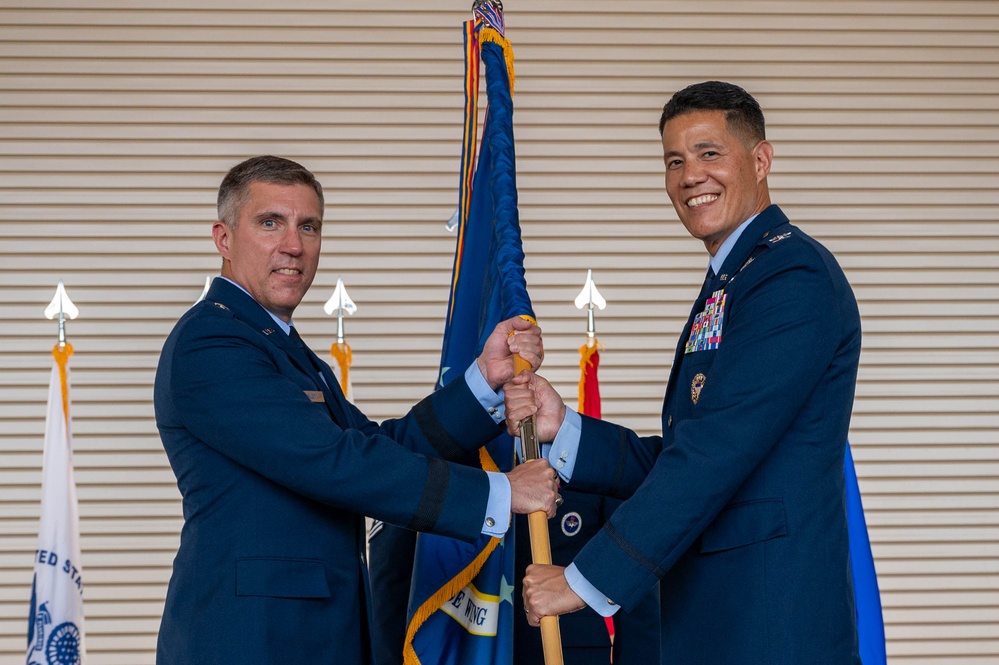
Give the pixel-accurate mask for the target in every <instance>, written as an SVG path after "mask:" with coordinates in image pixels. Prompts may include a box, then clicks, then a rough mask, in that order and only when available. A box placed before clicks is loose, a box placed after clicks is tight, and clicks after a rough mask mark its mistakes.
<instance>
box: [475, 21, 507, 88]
mask: <svg viewBox="0 0 999 665" xmlns="http://www.w3.org/2000/svg"><path fill="white" fill-rule="evenodd" d="M479 42H492V43H494V44H498V45H499V46H500V48H502V49H503V58H504V59H505V60H506V71H507V74H508V75H509V76H508V78H509V80H510V97H513V81H514V78H515V76H514V73H513V47H512V46H510V42H509V41H508V40H507V39H506V37H504V36H503V35H501V34H500V33H499V32H497V31H496V30H493V29H492V28H489V27H486V26H485V25H483V26H482V30H480V31H479Z"/></svg>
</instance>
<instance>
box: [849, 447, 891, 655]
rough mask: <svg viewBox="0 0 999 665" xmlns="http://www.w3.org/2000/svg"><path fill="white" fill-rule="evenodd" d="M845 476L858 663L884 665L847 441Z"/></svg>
mask: <svg viewBox="0 0 999 665" xmlns="http://www.w3.org/2000/svg"><path fill="white" fill-rule="evenodd" d="M843 472H844V474H845V477H846V528H847V532H848V534H849V537H850V573H851V575H852V576H853V599H854V602H855V603H856V607H857V637H858V639H859V642H860V661H861V662H862V663H863V664H864V665H885V664H886V663H887V662H888V656H887V653H886V649H885V622H884V618H883V617H882V614H881V595H880V593H879V592H878V576H877V573H875V571H874V555H873V553H872V552H871V541H870V538H869V537H868V535H867V521H866V520H865V519H864V506H863V504H862V503H861V501H860V485H859V484H858V483H857V471H856V469H855V468H854V465H853V453H852V452H851V451H850V442H849V441H847V442H846V458H845V459H844V460H843Z"/></svg>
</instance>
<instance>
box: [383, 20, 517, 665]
mask: <svg viewBox="0 0 999 665" xmlns="http://www.w3.org/2000/svg"><path fill="white" fill-rule="evenodd" d="M495 25H496V22H495V20H490V21H489V23H488V24H487V23H485V22H483V21H482V20H481V19H474V20H472V21H469V22H468V23H467V24H466V25H465V53H466V88H465V93H466V105H465V114H466V116H465V118H466V122H465V143H464V146H463V150H462V177H461V182H462V187H461V195H460V198H459V212H458V239H457V247H456V250H455V260H454V269H453V274H452V282H451V297H450V301H449V303H448V313H447V321H446V327H445V330H444V345H443V349H442V352H441V366H440V383H439V385H441V386H443V385H445V384H447V383H449V382H450V381H452V380H454V379H455V378H457V377H459V376H461V374H462V373H463V372H464V371H465V369H466V368H467V367H468V366H469V365H470V364H471V363H472V362H473V361H474V360H475V358H476V357H477V356H478V354H479V352H480V351H481V350H482V347H483V344H484V343H485V340H486V338H487V337H488V336H489V334H490V333H491V332H492V331H493V329H494V328H495V327H496V324H497V323H499V322H500V321H503V320H505V319H508V318H511V317H514V316H527V317H530V318H531V319H533V318H534V312H533V309H532V307H531V300H530V296H529V295H528V293H527V284H526V282H525V279H524V266H523V263H524V253H523V248H522V245H521V240H520V222H519V219H518V212H517V184H516V169H515V161H514V145H513V102H512V98H511V87H512V81H513V72H512V68H511V67H510V66H509V65H511V64H512V52H511V51H510V48H509V44H508V43H507V42H506V40H505V39H504V38H503V36H502V35H501V34H500V33H499V32H498V31H497V30H496V29H494V28H493V27H491V26H495ZM497 27H499V28H500V29H501V28H502V26H501V25H500V26H497ZM480 52H481V58H482V60H483V61H484V63H485V65H486V90H487V94H488V96H489V106H488V110H487V113H486V120H485V123H484V125H483V130H482V143H481V146H480V154H479V160H478V166H477V167H476V168H475V176H474V183H472V179H471V167H472V162H473V161H474V153H475V130H474V126H475V122H476V108H475V106H476V97H477V94H478V80H477V74H478V58H479V55H480ZM470 183H471V184H472V186H471V187H469V184H470ZM469 190H470V191H469ZM513 455H514V452H513V439H512V438H511V437H509V436H507V435H503V436H501V437H499V438H498V439H497V440H495V441H493V442H492V443H491V444H489V445H488V446H486V447H485V448H483V449H482V450H481V451H480V461H481V463H482V466H483V468H484V469H486V470H491V471H496V470H500V471H507V470H509V469H510V468H511V467H512V465H513ZM512 539H513V530H512V529H511V530H510V531H509V532H508V533H507V535H506V536H505V537H504V538H502V539H497V538H489V537H486V536H481V537H480V538H479V540H478V542H476V543H474V544H469V543H465V542H462V541H459V540H454V539H450V538H444V537H442V536H435V535H432V534H423V533H421V534H420V535H419V536H418V538H417V545H416V558H415V562H414V568H413V580H412V586H411V591H410V602H409V612H408V626H407V630H406V643H405V647H404V650H403V655H404V662H405V663H406V665H417V664H418V663H422V664H423V665H472V664H476V665H480V664H481V665H500V664H504V663H505V664H508V663H511V662H512V658H513V604H512V594H513V574H514V568H513V566H514V547H513V541H512Z"/></svg>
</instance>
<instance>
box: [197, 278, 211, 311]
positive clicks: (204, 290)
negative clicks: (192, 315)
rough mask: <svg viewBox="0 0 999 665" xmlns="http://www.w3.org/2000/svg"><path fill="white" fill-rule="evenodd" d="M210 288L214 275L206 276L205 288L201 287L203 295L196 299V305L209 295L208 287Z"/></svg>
mask: <svg viewBox="0 0 999 665" xmlns="http://www.w3.org/2000/svg"><path fill="white" fill-rule="evenodd" d="M210 288H212V276H211V275H208V276H207V277H205V288H203V289H201V295H200V296H198V299H197V300H195V301H194V304H195V305H197V304H198V303H199V302H201V301H202V300H204V299H205V298H207V297H208V289H210Z"/></svg>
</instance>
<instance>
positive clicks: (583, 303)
mask: <svg viewBox="0 0 999 665" xmlns="http://www.w3.org/2000/svg"><path fill="white" fill-rule="evenodd" d="M594 305H596V307H597V309H603V308H605V307H607V301H606V300H604V297H603V296H602V295H600V291H598V290H597V285H596V284H594V283H593V271H592V270H587V271H586V283H585V284H583V290H582V291H580V292H579V295H578V296H576V309H583V308H584V307H585V308H586V338H587V339H586V343H587V345H589V346H593V344H594V343H595V342H596V336H597V330H596V325H595V323H594V318H593V306H594Z"/></svg>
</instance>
